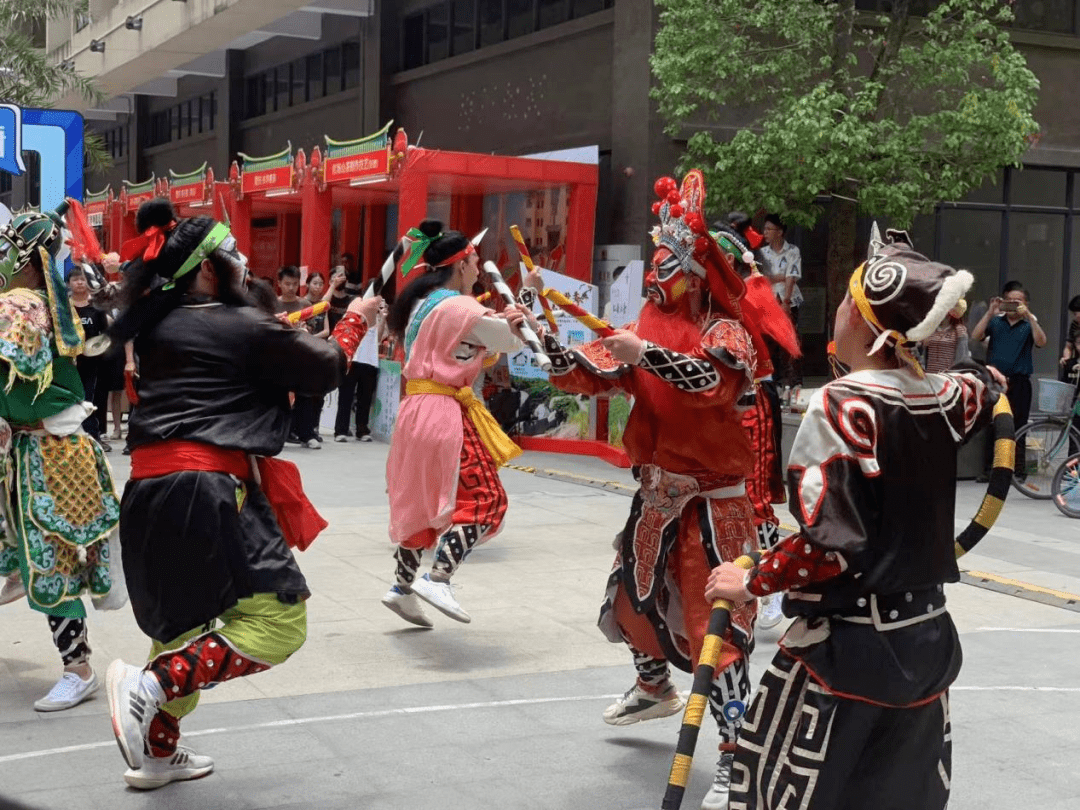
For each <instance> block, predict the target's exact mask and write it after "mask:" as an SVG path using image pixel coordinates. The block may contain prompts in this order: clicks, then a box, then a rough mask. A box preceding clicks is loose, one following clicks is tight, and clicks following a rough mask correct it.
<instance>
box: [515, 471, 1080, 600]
mask: <svg viewBox="0 0 1080 810" xmlns="http://www.w3.org/2000/svg"><path fill="white" fill-rule="evenodd" d="M504 466H505V467H506V468H508V469H511V470H517V471H518V472H523V473H529V474H530V475H537V476H540V477H541V478H550V479H552V480H553V481H563V482H564V483H567V484H577V485H578V486H583V487H592V488H593V489H602V490H605V491H607V492H614V493H616V494H618V495H626V496H627V497H633V496H634V493H635V492H637V487H631V486H627V485H626V484H623V483H621V482H619V481H604V480H603V479H600V478H592V477H590V476H587V475H578V474H576V473H569V472H563V471H562V470H547V469H537V468H536V467H525V466H522V465H518V464H506V465H504ZM780 528H781V529H782V530H783V531H786V532H789V533H794V532H795V531H798V530H797V528H796V527H795V526H789V525H787V524H785V523H781V524H780ZM960 581H961V582H962V583H964V584H965V585H971V586H973V587H975V588H983V589H985V590H988V591H994V592H995V593H1002V594H1005V595H1006V596H1015V597H1016V598H1018V599H1027V600H1028V601H1029V602H1039V603H1041V604H1044V605H1050V606H1051V607H1056V608H1061V609H1063V610H1071V611H1073V612H1074V613H1080V596H1077V595H1076V594H1071V593H1067V592H1065V591H1055V590H1053V589H1051V588H1044V587H1042V586H1041V585H1033V584H1032V583H1030V582H1021V581H1019V580H1016V579H1008V578H1006V577H1002V576H998V575H997V574H989V573H987V572H985V571H963V570H962V571H961V572H960Z"/></svg>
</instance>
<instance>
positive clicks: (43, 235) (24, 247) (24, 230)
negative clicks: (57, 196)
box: [0, 200, 69, 289]
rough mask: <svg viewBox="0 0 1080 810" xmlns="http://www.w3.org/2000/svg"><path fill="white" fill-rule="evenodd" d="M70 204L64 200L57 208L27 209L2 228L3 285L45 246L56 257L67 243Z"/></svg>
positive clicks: (0, 264)
mask: <svg viewBox="0 0 1080 810" xmlns="http://www.w3.org/2000/svg"><path fill="white" fill-rule="evenodd" d="M68 207H69V204H68V201H67V200H64V201H63V202H61V203H60V205H58V206H56V210H55V211H44V212H39V211H25V212H23V213H21V214H18V215H16V216H15V218H14V219H12V220H11V222H9V223H8V224H7V225H5V226H3V228H0V289H4V288H6V287H7V286H8V285H10V284H11V278H12V276H14V275H15V274H16V273H18V272H19V271H20V270H22V269H23V268H24V267H25V266H26V265H27V264H28V263H29V261H30V256H31V255H32V254H33V253H34V252H35V251H37V250H38V249H40V248H44V249H45V250H46V251H47V252H48V254H49V255H50V256H52V257H54V258H55V257H56V255H57V254H58V253H59V252H60V249H61V248H62V247H63V245H64V238H63V228H64V214H66V213H67V210H68Z"/></svg>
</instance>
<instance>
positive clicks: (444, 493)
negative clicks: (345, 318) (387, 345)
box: [382, 220, 526, 627]
mask: <svg viewBox="0 0 1080 810" xmlns="http://www.w3.org/2000/svg"><path fill="white" fill-rule="evenodd" d="M407 235H408V237H409V238H410V239H411V240H412V243H411V246H410V249H409V253H408V255H407V256H406V257H405V259H404V261H403V264H402V268H401V274H402V276H403V277H404V276H407V275H408V274H410V273H411V272H412V271H413V269H414V268H416V267H417V266H418V265H422V269H423V272H422V274H421V275H420V276H419V277H417V278H416V279H415V280H413V281H412V282H411V283H410V284H409V285H408V286H407V287H406V288H405V289H404V290H402V292H401V294H400V295H399V296H398V297H397V299H396V300H395V301H394V304H393V306H392V307H391V309H390V316H389V319H388V326H389V328H390V330H391V332H393V333H394V334H395V335H396V336H397V337H398V338H399V339H401V340H402V341H403V342H404V348H405V365H404V369H403V373H404V376H405V379H406V384H405V394H406V396H405V399H404V400H403V401H402V403H401V409H400V411H399V412H398V417H397V423H396V425H395V426H394V436H393V439H392V441H391V442H390V455H389V458H388V459H387V462H386V482H387V489H388V491H389V494H390V539H391V540H392V541H393V542H394V543H395V544H396V545H397V547H398V548H397V550H396V551H395V553H394V559H395V561H396V572H395V580H396V582H395V584H394V585H393V586H392V587H391V588H390V590H389V591H388V592H387V594H386V596H384V597H383V600H382V602H383V604H384V605H386V606H387V607H388V608H390V610H392V611H394V612H395V613H397V614H398V615H399V616H401V617H402V618H403V619H405V620H406V621H408V622H411V623H412V624H416V625H419V626H421V627H431V626H432V625H431V620H430V619H429V618H428V617H427V615H426V614H425V613H424V610H423V606H422V605H421V604H420V602H419V599H423V600H424V601H426V602H428V603H429V604H431V605H432V606H434V607H435V608H437V609H438V610H440V611H441V612H443V613H445V614H446V615H447V616H449V617H450V618H452V619H455V620H457V621H459V622H469V621H471V617H470V616H469V614H468V613H466V612H465V611H464V610H463V609H462V608H461V606H460V605H459V604H458V602H457V600H456V599H455V598H454V592H453V586H452V585H451V584H450V578H451V577H452V576H453V574H454V572H455V571H456V570H457V568H458V566H459V565H461V563H462V561H463V560H464V559H465V557H466V555H467V554H468V553H469V552H470V551H471V550H472V549H473V548H474V547H475V546H476V545H477V544H479V543H484V542H486V541H487V540H490V539H491V538H492V537H494V536H495V535H496V534H497V533H498V531H499V530H500V529H501V528H502V522H503V517H504V515H505V514H506V506H507V499H506V490H504V489H503V486H502V482H500V481H499V467H500V466H501V465H502V464H504V463H506V462H507V461H508V460H509V459H511V458H513V457H514V456H516V455H518V454H519V453H520V452H521V450H520V449H519V448H518V447H517V445H515V444H514V443H513V442H512V441H510V439H509V437H508V436H507V435H506V434H505V433H503V431H502V429H501V428H500V427H499V425H498V423H497V422H496V421H495V418H494V417H493V416H492V415H491V414H490V413H489V412H488V410H487V408H485V407H484V404H483V402H482V401H480V400H478V399H477V398H476V396H475V394H474V393H473V390H472V384H473V382H474V381H475V379H476V377H477V376H478V375H479V374H480V372H481V371H482V369H483V367H484V363H485V361H486V360H487V359H488V358H489V357H490V356H491V355H492V354H494V353H497V352H505V351H514V350H516V349H519V348H520V347H521V345H522V344H521V335H520V333H519V332H518V325H519V324H521V323H522V321H523V320H524V319H525V318H526V314H525V312H526V310H525V308H524V307H508V308H507V309H506V310H504V311H503V312H502V313H499V314H496V313H494V312H492V311H491V310H489V309H487V308H486V307H484V306H483V305H482V304H480V303H479V302H478V301H477V300H476V299H475V298H473V296H472V294H471V293H472V289H473V285H474V284H475V283H476V280H477V278H478V276H479V269H478V268H479V256H478V255H477V253H476V248H475V247H474V245H473V244H472V243H471V242H470V241H469V240H468V239H467V238H466V237H465V236H464V234H461V233H459V232H458V231H443V225H442V223H441V222H437V221H435V220H425V221H424V222H422V223H421V224H420V227H419V228H413V229H411V230H410V231H409V233H408V234H407ZM433 549H434V550H435V554H434V561H433V563H432V568H431V571H430V572H429V573H425V574H423V575H422V576H421V575H420V574H419V571H420V564H421V558H422V554H423V552H424V551H425V550H427V551H431V550H433ZM418 598H419V599H418Z"/></svg>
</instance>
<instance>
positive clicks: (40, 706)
mask: <svg viewBox="0 0 1080 810" xmlns="http://www.w3.org/2000/svg"><path fill="white" fill-rule="evenodd" d="M100 686H101V681H99V680H98V676H97V673H95V672H93V671H91V672H90V680H88V681H84V680H83V679H82V678H80V677H79V676H78V675H77V674H76V673H74V672H65V673H64V674H63V675H61V676H60V680H58V681H57V682H56V685H55V686H53V688H52V689H50V690H49V694H47V695H46V696H45V697H43V698H42V699H41V700H38V701H36V702H35V703H34V710H35V711H39V712H62V711H63V710H64V709H70V708H72V707H73V706H78V705H79V704H80V703H82V702H83V701H84V700H86V699H87V698H88V697H90V696H91V695H92V694H94V692H96V691H97V690H98V688H99V687H100Z"/></svg>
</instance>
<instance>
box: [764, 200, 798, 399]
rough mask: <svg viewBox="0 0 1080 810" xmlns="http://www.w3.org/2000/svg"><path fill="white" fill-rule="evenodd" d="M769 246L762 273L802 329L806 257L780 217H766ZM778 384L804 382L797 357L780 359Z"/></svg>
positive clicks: (777, 366) (785, 355)
mask: <svg viewBox="0 0 1080 810" xmlns="http://www.w3.org/2000/svg"><path fill="white" fill-rule="evenodd" d="M762 231H763V236H764V237H765V244H764V245H763V246H762V248H761V251H760V253H761V262H762V265H763V267H762V268H761V272H762V273H763V274H764V275H765V276H766V277H767V278H768V279H769V281H770V282H772V287H773V293H774V294H775V295H776V300H777V301H779V302H780V305H781V306H782V307H783V308H784V311H785V312H787V313H788V315H790V316H791V322H792V323H793V324H795V327H796V328H798V325H799V307H801V306H802V302H803V295H802V291H801V290H800V289H799V284H798V281H799V279H801V278H802V256H801V255H800V254H799V249H798V248H797V247H795V245H792V244H790V243H789V242H788V241H787V239H786V238H785V235H786V234H787V226H786V225H785V224H784V222H783V220H782V219H780V217H779V216H778V215H776V214H769V215H768V216H767V217H765V227H764V228H762ZM777 360H779V361H780V362H779V363H776V364H775V365H776V381H777V383H778V384H779V385H786V386H789V387H794V386H796V385H800V384H801V383H802V376H801V374H800V373H799V368H798V364H797V363H796V361H795V360H794V358H792V357H790V356H788V355H787V354H786V353H785V354H784V355H783V356H781V357H777Z"/></svg>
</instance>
